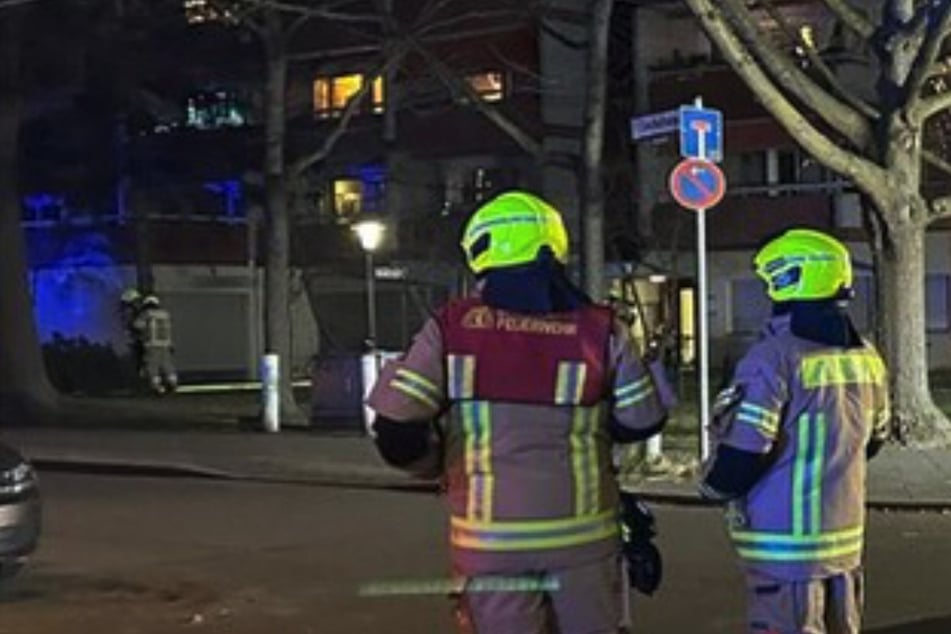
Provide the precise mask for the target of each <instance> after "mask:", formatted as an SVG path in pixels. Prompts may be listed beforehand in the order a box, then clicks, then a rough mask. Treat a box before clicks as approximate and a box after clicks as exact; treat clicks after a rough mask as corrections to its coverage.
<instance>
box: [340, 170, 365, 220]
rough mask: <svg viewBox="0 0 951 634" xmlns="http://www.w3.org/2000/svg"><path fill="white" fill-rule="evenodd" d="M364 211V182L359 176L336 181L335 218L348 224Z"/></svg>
mask: <svg viewBox="0 0 951 634" xmlns="http://www.w3.org/2000/svg"><path fill="white" fill-rule="evenodd" d="M362 212H363V182H362V181H361V180H360V179H358V178H338V179H337V180H335V181H334V219H335V220H336V221H337V222H338V223H340V224H347V223H349V222H351V221H352V220H353V219H354V218H356V217H357V216H359V215H360V214H361V213H362Z"/></svg>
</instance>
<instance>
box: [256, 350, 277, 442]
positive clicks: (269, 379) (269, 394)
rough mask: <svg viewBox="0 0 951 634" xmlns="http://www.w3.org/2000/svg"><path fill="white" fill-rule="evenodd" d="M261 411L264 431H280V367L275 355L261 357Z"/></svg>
mask: <svg viewBox="0 0 951 634" xmlns="http://www.w3.org/2000/svg"><path fill="white" fill-rule="evenodd" d="M261 411H262V418H263V423H264V431H267V432H278V431H280V430H281V367H280V357H279V356H278V355H276V354H265V355H264V356H262V357H261Z"/></svg>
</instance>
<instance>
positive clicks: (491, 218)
mask: <svg viewBox="0 0 951 634" xmlns="http://www.w3.org/2000/svg"><path fill="white" fill-rule="evenodd" d="M542 247H548V248H550V249H551V252H552V254H553V255H554V256H555V258H556V259H557V260H558V261H559V262H561V263H562V264H565V263H567V261H568V233H567V232H566V231H565V225H564V223H563V222H562V220H561V214H559V213H558V211H557V210H556V209H555V208H554V207H552V206H551V205H549V204H548V203H546V202H545V201H544V200H542V199H541V198H539V197H538V196H535V195H534V194H529V193H527V192H521V191H511V192H506V193H504V194H500V195H499V196H496V197H495V198H493V199H492V200H490V201H489V202H487V203H485V204H484V205H482V206H481V207H479V208H478V209H477V210H476V212H475V213H474V214H473V215H472V217H471V218H470V219H469V222H468V224H467V225H466V229H465V231H464V232H463V234H462V250H463V251H464V252H465V254H466V261H467V262H468V264H469V268H470V269H472V272H473V273H476V274H479V273H482V272H484V271H485V270H487V269H494V268H500V267H505V266H517V265H519V264H527V263H529V262H532V261H534V260H535V258H537V257H538V252H539V250H540V249H541V248H542Z"/></svg>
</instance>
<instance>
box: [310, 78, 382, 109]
mask: <svg viewBox="0 0 951 634" xmlns="http://www.w3.org/2000/svg"><path fill="white" fill-rule="evenodd" d="M363 82H364V77H363V75H359V74H351V75H337V76H335V77H318V78H317V79H315V80H314V113H315V114H316V115H317V116H319V117H321V118H327V117H337V116H340V113H341V112H343V110H344V108H346V107H347V102H348V101H350V98H351V97H353V96H354V95H355V94H357V92H358V91H359V90H360V89H361V88H362V87H363ZM370 98H371V100H372V105H371V109H372V111H373V112H374V113H377V114H379V113H381V112H383V104H384V95H383V79H382V78H381V77H377V78H376V79H375V80H373V86H372V87H371V90H370Z"/></svg>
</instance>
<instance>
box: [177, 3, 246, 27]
mask: <svg viewBox="0 0 951 634" xmlns="http://www.w3.org/2000/svg"><path fill="white" fill-rule="evenodd" d="M182 8H183V9H184V10H185V21H186V22H188V23H189V24H203V23H205V22H228V23H231V24H234V23H236V22H237V20H236V19H235V16H234V14H232V13H231V12H230V11H228V10H226V9H222V8H221V7H220V6H216V5H215V4H214V3H213V2H209V0H182Z"/></svg>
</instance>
